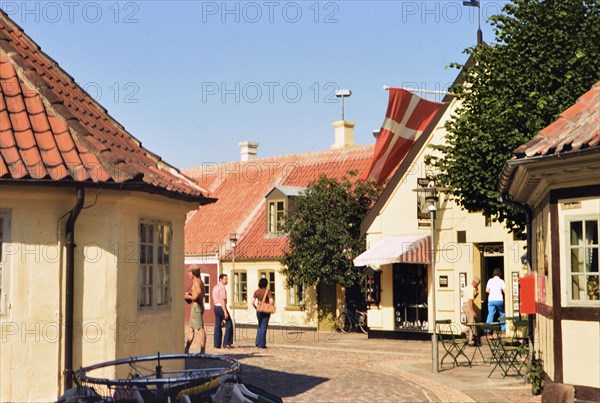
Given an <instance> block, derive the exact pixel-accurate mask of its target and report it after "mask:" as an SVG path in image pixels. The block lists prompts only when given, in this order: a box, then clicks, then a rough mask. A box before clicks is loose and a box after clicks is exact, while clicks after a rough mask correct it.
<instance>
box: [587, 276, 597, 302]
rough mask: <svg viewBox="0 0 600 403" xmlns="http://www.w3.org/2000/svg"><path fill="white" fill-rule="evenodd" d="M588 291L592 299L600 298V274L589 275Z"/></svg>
mask: <svg viewBox="0 0 600 403" xmlns="http://www.w3.org/2000/svg"><path fill="white" fill-rule="evenodd" d="M587 293H588V297H589V298H590V299H591V300H594V301H596V300H598V299H600V285H599V281H598V276H589V277H588V281H587Z"/></svg>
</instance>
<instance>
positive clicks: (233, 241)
mask: <svg viewBox="0 0 600 403" xmlns="http://www.w3.org/2000/svg"><path fill="white" fill-rule="evenodd" d="M229 243H230V244H231V324H232V325H233V341H235V333H236V329H235V247H236V246H237V234H236V233H233V234H231V235H229Z"/></svg>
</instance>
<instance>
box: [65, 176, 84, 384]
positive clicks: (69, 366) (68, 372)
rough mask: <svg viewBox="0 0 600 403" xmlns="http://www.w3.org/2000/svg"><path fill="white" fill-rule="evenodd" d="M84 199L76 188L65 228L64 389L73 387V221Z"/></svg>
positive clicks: (81, 189) (79, 189)
mask: <svg viewBox="0 0 600 403" xmlns="http://www.w3.org/2000/svg"><path fill="white" fill-rule="evenodd" d="M84 201H85V189H84V188H83V187H80V188H77V198H76V200H75V206H74V207H73V210H71V212H70V213H69V218H68V219H67V229H66V242H65V244H66V246H67V270H66V276H65V282H66V290H65V294H66V295H65V299H66V302H65V370H64V375H65V380H64V382H65V383H64V391H65V392H66V391H67V390H69V389H71V388H72V387H73V305H74V302H73V301H74V298H73V291H74V288H75V286H74V283H75V282H74V277H75V246H76V245H75V222H76V221H77V217H78V216H79V213H80V212H81V209H82V208H83V202H84Z"/></svg>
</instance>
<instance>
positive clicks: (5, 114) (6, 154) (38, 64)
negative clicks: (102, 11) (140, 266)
mask: <svg viewBox="0 0 600 403" xmlns="http://www.w3.org/2000/svg"><path fill="white" fill-rule="evenodd" d="M0 50H1V52H0V90H1V91H0V132H1V133H2V141H1V143H0V145H1V153H0V155H1V157H2V159H1V164H0V174H1V175H0V177H2V179H3V180H6V179H11V180H15V179H18V180H29V179H44V180H49V181H62V180H69V181H75V182H82V183H86V182H101V183H104V182H106V183H115V182H116V183H120V184H122V186H121V187H122V188H127V187H128V186H129V185H132V188H133V189H136V190H137V189H145V190H146V191H148V192H151V193H157V192H158V193H161V194H163V195H166V196H168V197H172V198H177V199H183V200H188V201H194V202H198V203H200V204H206V203H211V202H213V201H214V200H213V199H209V198H207V197H206V196H205V194H206V193H207V192H206V191H205V190H204V189H203V188H202V187H200V186H199V185H198V184H197V183H195V182H194V181H193V180H191V179H190V178H188V177H186V176H185V175H183V174H182V173H181V172H180V171H179V170H177V169H176V168H174V167H172V166H170V165H168V164H166V163H165V162H164V161H162V160H161V159H160V157H158V156H157V155H155V154H153V153H152V152H150V151H148V150H146V149H145V148H143V147H142V145H141V143H140V142H139V141H138V140H137V139H135V138H134V137H133V136H132V135H131V134H129V133H128V132H127V131H126V130H125V129H124V128H123V126H121V125H120V124H119V123H118V122H117V121H115V120H114V119H113V118H112V117H111V116H110V115H109V114H108V112H107V111H106V109H104V108H103V107H102V106H101V105H100V104H98V103H97V102H96V101H94V100H93V99H91V98H90V96H89V95H88V94H87V93H86V92H85V91H83V89H82V88H81V87H79V85H77V83H76V82H75V80H74V79H73V78H72V77H71V76H69V75H68V74H67V73H66V72H64V71H63V70H62V69H61V68H60V67H59V66H58V64H57V63H56V62H55V61H54V60H52V59H51V58H50V57H48V56H47V55H46V54H44V53H43V52H42V51H41V49H40V48H39V46H38V45H37V44H36V43H35V42H33V41H32V40H31V39H30V38H29V37H28V36H27V35H25V34H24V33H23V32H22V30H21V28H20V27H18V26H17V25H16V24H15V23H14V22H13V21H12V20H11V19H10V18H9V17H8V15H7V14H6V13H4V12H3V11H1V10H0ZM13 136H14V137H16V142H15V141H14V139H13ZM25 166H27V169H25ZM35 167H37V168H35ZM140 185H141V186H140Z"/></svg>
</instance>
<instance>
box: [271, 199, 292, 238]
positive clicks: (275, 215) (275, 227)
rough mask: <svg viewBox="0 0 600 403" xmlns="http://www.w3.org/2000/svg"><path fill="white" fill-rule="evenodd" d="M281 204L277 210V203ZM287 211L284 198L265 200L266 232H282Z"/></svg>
mask: <svg viewBox="0 0 600 403" xmlns="http://www.w3.org/2000/svg"><path fill="white" fill-rule="evenodd" d="M279 203H281V204H282V208H281V210H279V208H278V207H279V206H278V204H279ZM286 212H287V201H286V200H285V199H273V200H267V233H269V234H283V225H284V220H285V214H286Z"/></svg>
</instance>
